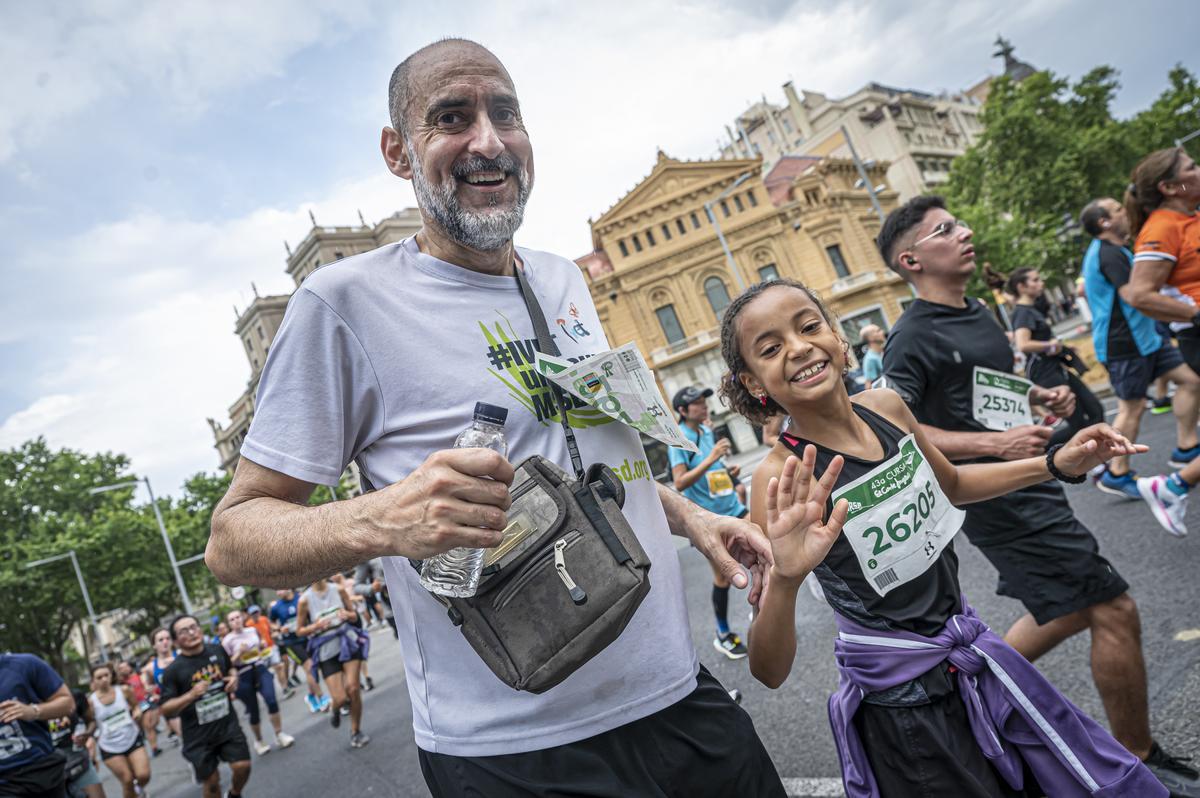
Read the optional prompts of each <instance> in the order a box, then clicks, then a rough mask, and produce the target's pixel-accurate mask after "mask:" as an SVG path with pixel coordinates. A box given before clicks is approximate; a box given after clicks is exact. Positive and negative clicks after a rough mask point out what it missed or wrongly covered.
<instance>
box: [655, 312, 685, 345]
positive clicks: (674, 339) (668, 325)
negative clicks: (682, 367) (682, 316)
mask: <svg viewBox="0 0 1200 798" xmlns="http://www.w3.org/2000/svg"><path fill="white" fill-rule="evenodd" d="M654 315H655V316H658V324H659V326H660V327H662V331H663V335H665V336H666V337H667V343H668V344H674V343H678V342H679V341H682V340H683V328H682V327H680V326H679V317H678V316H676V315H675V306H674V305H663V306H662V307H661V308H658V309H657V310H655V311H654Z"/></svg>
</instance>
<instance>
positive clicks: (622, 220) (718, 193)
mask: <svg viewBox="0 0 1200 798" xmlns="http://www.w3.org/2000/svg"><path fill="white" fill-rule="evenodd" d="M887 167H888V164H886V163H879V164H875V165H874V166H873V167H872V168H871V170H870V174H869V176H870V178H871V179H872V181H873V182H882V179H883V176H884V175H885V174H886V171H887ZM857 183H858V173H857V172H856V170H855V167H854V164H853V162H852V161H850V160H848V159H837V158H816V157H784V158H781V159H780V160H779V161H778V162H777V163H776V164H775V166H774V167H773V168H772V169H771V171H770V172H769V173H768V174H767V175H765V176H763V175H762V162H761V159H759V158H751V159H736V160H735V159H721V160H702V161H679V160H675V159H673V158H670V157H668V156H667V155H665V154H664V153H662V152H661V151H660V152H659V153H658V160H657V162H656V163H655V165H654V168H653V170H652V171H651V172H650V174H649V175H648V176H647V177H646V178H645V179H643V180H642V181H641V182H640V183H639V184H638V185H636V186H635V187H634V188H633V190H632V191H630V192H629V193H628V194H626V195H625V196H624V197H623V198H621V199H620V200H619V201H618V202H617V203H616V204H615V205H613V206H612V207H611V208H609V209H608V210H607V211H605V212H604V213H603V214H602V215H601V216H600V217H599V218H598V219H595V220H593V221H590V225H591V230H592V246H593V248H594V251H593V252H591V253H590V254H588V255H585V256H583V257H582V258H579V259H578V261H577V262H578V263H579V264H580V266H581V268H583V270H584V272H585V275H586V277H587V279H588V282H589V286H590V289H591V293H592V299H593V301H594V302H595V304H596V308H597V310H598V311H599V316H600V322H601V324H602V325H603V326H604V330H605V333H606V334H607V336H608V338H609V341H610V342H611V343H612V344H613V345H614V346H615V345H620V344H623V343H625V342H627V341H630V340H632V341H636V342H637V344H638V346H639V348H640V349H641V351H642V354H643V355H644V356H645V357H646V360H647V362H648V363H649V364H650V366H651V368H653V369H654V370H655V372H656V374H657V375H658V378H659V382H660V383H661V384H662V387H663V390H664V392H665V393H666V395H667V398H668V400H669V399H670V397H671V396H672V395H673V394H674V393H675V391H677V390H678V389H679V388H681V387H683V386H685V385H703V386H709V387H714V388H715V387H716V385H717V384H718V381H719V380H720V378H721V376H722V375H723V374H724V373H725V366H724V362H723V360H722V359H721V352H720V329H719V324H720V318H721V315H722V313H723V311H724V309H725V307H726V306H727V305H728V304H729V301H730V298H731V297H733V296H736V295H737V294H738V293H739V292H740V291H741V290H742V289H743V288H744V287H745V286H748V285H751V284H753V283H757V282H760V281H762V280H772V279H775V278H777V277H790V278H793V279H796V280H800V281H801V282H803V283H805V284H806V285H808V286H809V287H810V288H812V289H813V290H815V291H816V292H817V293H818V294H819V295H820V296H821V297H822V298H823V299H824V300H825V301H826V302H827V303H828V304H829V306H830V307H831V309H832V310H833V311H834V312H835V313H836V314H837V315H838V317H839V323H840V325H841V327H842V329H843V331H844V333H845V334H846V336H847V339H848V340H849V341H850V342H851V343H852V344H857V343H858V340H859V335H858V331H859V330H860V329H861V328H862V327H863V326H864V325H866V324H868V323H876V324H879V325H881V326H882V327H883V328H884V329H888V328H890V327H891V325H892V324H893V323H895V321H896V319H897V318H899V316H900V313H901V312H902V311H903V307H904V306H905V305H906V304H907V302H908V301H911V296H912V295H911V292H910V291H909V290H908V287H907V285H906V284H905V283H904V282H903V281H902V280H901V279H900V278H899V277H898V276H896V275H895V274H894V273H892V272H891V271H890V270H889V269H888V268H887V267H886V266H885V265H884V263H883V261H882V259H881V258H880V256H879V254H878V251H877V250H876V249H875V245H874V238H875V236H876V235H877V234H878V232H879V228H880V219H879V217H878V215H877V214H876V213H875V211H874V209H873V208H872V206H871V202H870V198H869V197H868V195H867V193H866V190H865V189H864V188H858V187H856V184H857ZM879 198H880V202H881V204H882V205H883V209H884V212H885V213H886V212H887V211H889V210H891V209H892V208H893V207H895V205H896V201H897V195H896V192H895V191H892V190H890V189H889V190H885V191H884V192H882V193H881V194H880V195H879ZM721 236H723V237H724V239H725V242H726V243H727V244H728V249H729V253H730V255H731V256H732V260H733V266H732V271H731V266H730V264H729V262H728V258H727V256H726V252H725V249H724V247H723V246H722V242H721ZM714 409H716V406H715V405H714ZM728 415H732V414H725V413H715V414H714V416H715V418H714V421H716V422H717V423H723V422H729V424H730V427H729V430H730V434H731V437H732V438H733V442H734V444H735V445H736V446H737V447H738V448H739V449H741V448H746V447H748V446H752V445H753V438H752V437H750V436H752V432H751V430H750V427H749V425H747V424H745V423H743V422H741V420H740V419H735V418H729V417H728Z"/></svg>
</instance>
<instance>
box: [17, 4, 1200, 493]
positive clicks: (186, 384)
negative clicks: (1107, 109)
mask: <svg viewBox="0 0 1200 798" xmlns="http://www.w3.org/2000/svg"><path fill="white" fill-rule="evenodd" d="M1132 9H1133V7H1132V6H1131V5H1130V4H1129V3H1128V2H1095V0H1090V1H1089V0H1039V2H1036V3H1027V4H1020V5H1015V4H1009V3H1000V4H997V3H994V2H989V1H988V0H984V1H983V2H975V0H927V2H924V3H920V4H910V3H902V2H899V1H898V0H897V1H896V2H885V1H883V0H879V1H878V2H872V3H868V2H837V0H817V1H813V2H786V1H785V0H741V1H740V2H718V1H717V0H693V1H692V2H669V1H668V0H638V2H629V3H626V2H614V3H604V4H574V3H572V4H564V3H553V2H538V1H537V0H517V1H516V2H505V3H494V2H487V3H481V2H471V1H470V0H468V1H466V2H455V3H445V4H435V3H431V2H426V3H420V4H417V3H412V2H408V0H401V2H395V0H393V1H392V2H377V3H376V2H368V1H367V0H332V1H331V2H324V1H323V0H311V1H306V0H248V1H246V2H238V3H234V2H222V3H209V2H188V1H187V0H179V1H177V2H171V3H162V2H131V1H130V0H91V2H77V1H72V2H52V1H44V2H39V3H15V2H14V3H6V4H4V6H3V21H4V22H3V25H0V76H3V77H0V270H2V272H0V276H2V277H3V283H4V286H5V288H6V290H5V291H4V293H3V295H2V296H0V313H2V316H0V318H2V319H3V322H2V323H0V446H4V447H10V446H16V445H19V444H20V443H21V442H22V441H24V440H27V439H29V438H31V437H35V436H37V435H44V436H46V438H47V439H48V440H49V441H50V443H51V444H52V445H55V446H66V447H72V448H77V449H83V450H86V451H103V450H112V451H121V452H125V453H127V454H128V455H129V456H130V457H131V458H132V460H133V465H134V468H135V469H137V470H138V471H139V472H140V473H146V474H149V475H150V476H151V478H152V479H153V480H154V482H155V485H156V487H157V488H158V491H159V492H161V493H169V492H174V491H177V490H178V488H179V486H180V484H181V482H182V480H183V479H184V478H185V477H186V476H188V475H189V474H192V473H194V472H196V471H200V470H206V471H214V470H216V468H217V465H218V462H217V455H216V452H215V450H214V449H213V447H212V443H213V442H212V435H211V433H210V431H209V428H208V425H207V424H206V423H205V418H206V417H208V416H211V417H214V418H216V419H218V420H220V421H222V422H226V421H227V420H228V416H227V409H228V406H229V405H230V404H231V403H232V402H233V401H234V400H235V399H236V398H237V397H238V395H239V394H240V393H241V391H242V390H243V389H244V387H245V384H246V380H247V377H248V374H249V365H248V364H247V362H246V358H245V356H244V354H243V352H242V350H241V347H240V346H239V342H238V340H237V338H236V337H235V336H234V335H233V323H234V311H233V307H234V305H237V306H238V307H243V308H244V307H245V306H246V304H247V303H248V301H249V299H250V298H251V296H252V294H251V288H250V284H251V282H254V283H256V284H257V286H258V288H259V290H260V291H261V292H263V293H283V292H287V291H290V290H291V288H292V285H291V281H290V279H289V278H288V277H287V276H286V275H285V274H284V272H283V268H284V257H285V253H284V248H283V242H284V241H285V240H287V241H290V242H292V243H293V244H294V243H296V242H298V241H300V240H301V239H302V238H303V237H304V235H305V234H306V233H307V231H308V227H309V222H308V212H309V211H310V210H311V211H312V212H313V213H315V214H316V218H317V220H318V221H319V222H320V223H323V224H350V223H354V222H356V219H357V211H358V210H360V209H361V211H362V213H363V214H364V215H365V216H366V218H367V219H368V221H375V220H378V219H380V218H382V217H384V216H386V215H388V214H390V213H392V212H393V211H395V210H397V209H399V208H401V207H405V206H408V205H411V204H413V196H412V192H411V190H410V188H409V186H408V184H407V183H405V182H403V181H401V180H398V179H396V178H393V177H392V176H391V175H390V174H388V173H387V172H386V170H385V169H384V167H383V163H382V160H381V158H380V155H379V150H378V141H379V130H380V127H381V126H382V125H383V124H385V123H386V116H387V108H386V88H387V81H388V77H389V75H390V73H391V70H392V68H393V66H394V65H395V64H396V62H397V61H399V60H400V59H402V58H403V57H404V56H405V55H406V54H408V53H409V52H411V51H412V50H413V49H415V48H416V47H419V46H421V45H423V44H425V43H428V42H429V41H432V40H434V39H436V38H439V37H442V36H446V35H458V36H466V37H468V38H473V39H476V40H478V41H481V42H483V43H484V44H486V45H487V46H489V47H491V48H492V49H493V50H494V51H495V52H496V53H497V54H498V55H499V56H500V58H501V59H502V60H503V61H504V62H505V63H506V64H507V66H508V68H509V70H510V72H511V73H512V75H513V78H514V80H515V82H516V84H517V89H518V92H519V94H520V96H521V100H522V105H523V109H524V114H525V119H526V123H527V125H528V128H529V130H530V133H531V136H532V139H533V144H534V149H535V153H536V158H537V175H538V185H537V188H536V190H535V191H534V194H533V198H532V200H531V203H530V206H529V211H528V214H527V216H526V224H525V227H524V228H523V230H522V232H521V234H520V236H519V240H520V241H521V242H522V243H524V244H525V245H527V246H531V247H536V248H540V249H548V250H552V251H555V252H559V253H561V254H563V255H566V256H570V257H574V256H577V255H580V254H582V253H584V252H586V251H588V250H589V249H590V243H589V235H588V227H587V220H588V218H589V217H594V216H597V215H599V214H600V213H601V212H603V211H604V210H605V209H606V208H608V207H609V206H610V205H611V204H613V203H614V202H615V201H616V200H617V199H619V198H620V197H621V195H622V194H623V193H624V192H625V191H627V190H628V189H629V188H631V187H632V186H633V185H634V184H635V183H636V182H637V181H638V180H639V179H640V178H641V177H642V176H644V175H645V174H646V173H647V172H649V170H650V168H651V167H652V165H653V163H654V157H655V150H656V148H658V147H661V148H662V149H663V150H665V151H666V152H667V153H668V154H670V155H672V156H674V157H678V158H704V157H710V156H711V155H713V154H714V152H715V150H716V143H717V138H718V137H719V136H720V135H721V132H722V130H723V128H724V125H725V123H726V122H728V121H729V120H731V119H732V118H733V117H734V116H735V115H736V114H738V113H739V112H740V111H742V110H743V109H744V108H745V107H746V105H747V104H749V103H750V102H751V101H753V100H755V99H757V98H758V97H760V96H761V95H763V94H765V95H766V97H767V99H768V100H771V101H775V102H779V101H781V100H782V93H781V90H780V86H781V84H783V83H784V82H785V81H787V80H789V79H791V80H794V82H795V85H796V86H797V87H798V88H801V89H803V88H811V89H814V90H817V91H821V92H824V93H826V94H829V95H833V96H839V95H843V94H846V93H849V92H851V91H853V90H854V89H856V88H858V87H859V86H861V85H862V84H864V83H866V82H868V81H872V80H876V81H881V82H887V83H891V84H893V85H900V86H909V87H914V88H920V89H926V90H938V89H959V88H962V87H965V86H968V85H971V84H973V83H974V82H975V81H977V80H978V79H980V78H982V77H983V76H984V75H986V74H987V73H988V72H995V71H996V70H997V67H998V64H999V62H998V61H996V60H994V59H992V58H991V57H990V55H991V52H992V41H993V40H994V39H995V37H996V34H997V33H1003V34H1004V35H1005V36H1006V37H1008V38H1009V39H1011V40H1012V41H1013V42H1014V43H1015V45H1016V47H1017V55H1018V56H1019V57H1022V58H1024V59H1026V60H1028V61H1030V62H1032V63H1033V64H1035V65H1037V66H1040V67H1048V68H1050V69H1052V70H1054V71H1055V72H1057V73H1059V74H1063V75H1068V76H1076V77H1077V76H1079V75H1080V74H1082V73H1083V72H1085V71H1086V70H1087V69H1089V68H1091V67H1092V66H1094V65H1096V64H1098V63H1109V64H1112V65H1113V66H1115V67H1117V68H1118V69H1119V70H1120V71H1121V80H1122V84H1123V88H1122V91H1121V93H1120V96H1119V98H1118V102H1117V109H1116V110H1117V111H1118V113H1121V114H1128V113H1131V112H1133V111H1136V110H1137V109H1139V108H1141V107H1143V106H1144V105H1145V104H1147V103H1148V102H1149V101H1150V100H1151V99H1152V98H1153V97H1154V96H1155V95H1157V93H1158V92H1159V91H1161V89H1162V87H1163V86H1164V84H1165V75H1166V72H1167V70H1168V69H1169V68H1170V66H1171V65H1172V64H1174V63H1176V62H1179V61H1183V62H1184V63H1185V64H1186V65H1187V66H1189V68H1191V69H1192V70H1193V71H1197V69H1198V66H1200V65H1198V64H1197V59H1200V55H1198V53H1200V49H1198V48H1197V47H1196V42H1195V38H1194V37H1195V32H1196V30H1197V29H1198V28H1200V24H1198V23H1200V5H1197V4H1195V3H1191V2H1174V3H1170V2H1146V3H1142V4H1140V5H1138V6H1137V9H1136V15H1133V10H1132ZM1168 19H1169V20H1171V23H1170V24H1159V23H1155V24H1153V25H1150V24H1144V21H1146V20H1168Z"/></svg>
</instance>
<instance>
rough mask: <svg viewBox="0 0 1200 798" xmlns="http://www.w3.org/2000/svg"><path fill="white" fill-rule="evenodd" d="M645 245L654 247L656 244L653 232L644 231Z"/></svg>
mask: <svg viewBox="0 0 1200 798" xmlns="http://www.w3.org/2000/svg"><path fill="white" fill-rule="evenodd" d="M646 243H647V244H649V245H650V246H654V245H655V244H657V243H658V242H657V241H655V240H654V231H653V230H647V231H646Z"/></svg>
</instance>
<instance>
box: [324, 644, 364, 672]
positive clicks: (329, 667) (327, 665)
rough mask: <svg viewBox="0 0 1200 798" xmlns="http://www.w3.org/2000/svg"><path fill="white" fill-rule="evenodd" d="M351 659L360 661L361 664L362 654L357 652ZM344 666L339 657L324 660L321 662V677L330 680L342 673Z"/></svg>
mask: <svg viewBox="0 0 1200 798" xmlns="http://www.w3.org/2000/svg"><path fill="white" fill-rule="evenodd" d="M350 659H351V661H353V660H358V661H360V662H361V661H362V660H363V655H362V652H358V651H356V652H355V653H354V654H352V655H351V656H350ZM342 665H343V663H342V661H341V660H339V659H338V658H337V657H334V658H332V659H326V660H322V661H321V676H322V678H325V679H328V678H329V677H330V676H332V675H333V674H335V673H341V672H342Z"/></svg>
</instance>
